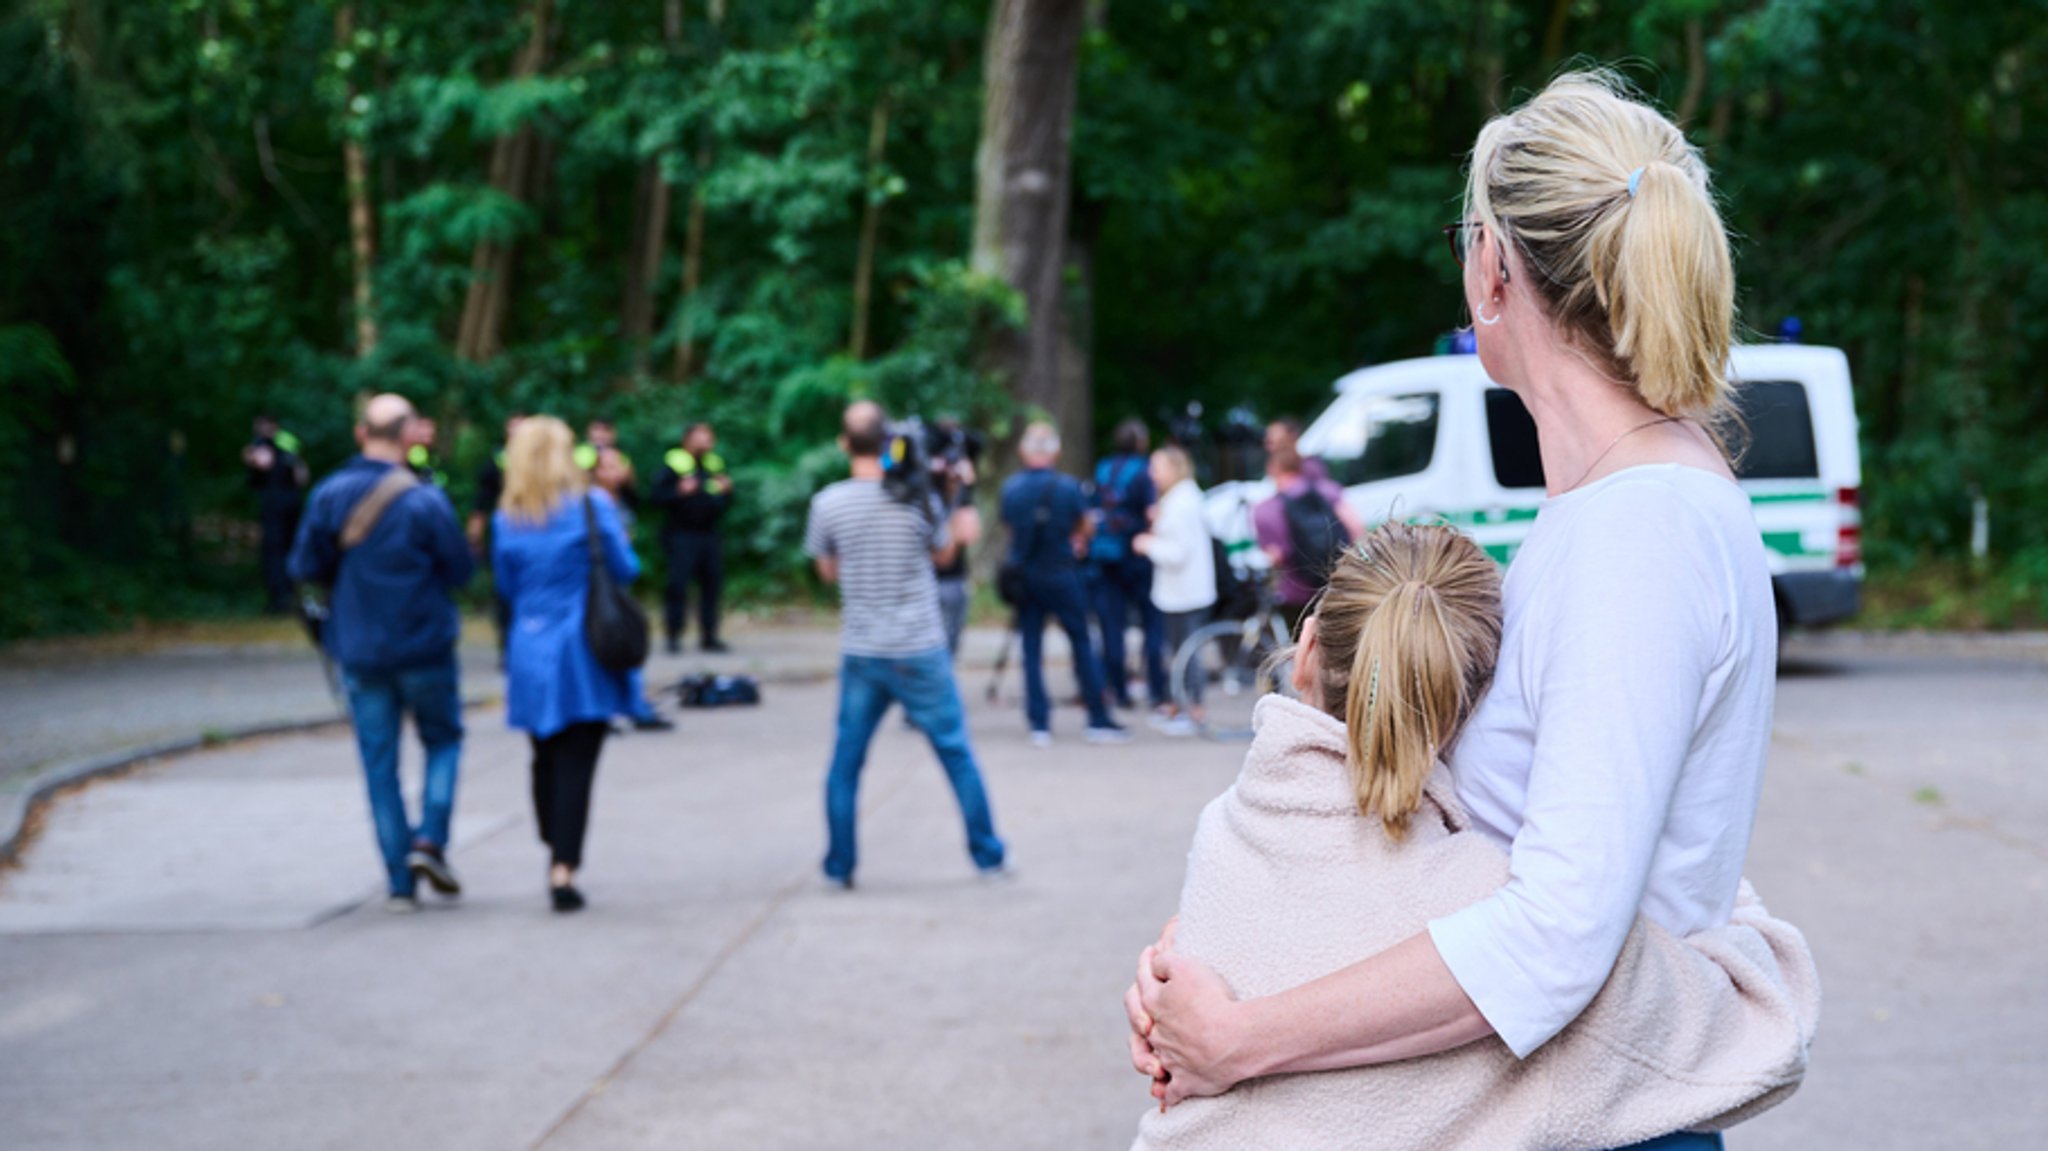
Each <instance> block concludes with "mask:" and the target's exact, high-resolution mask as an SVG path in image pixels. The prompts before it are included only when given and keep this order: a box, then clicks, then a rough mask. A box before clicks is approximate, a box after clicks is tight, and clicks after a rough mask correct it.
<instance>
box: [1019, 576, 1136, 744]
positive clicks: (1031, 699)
mask: <svg viewBox="0 0 2048 1151" xmlns="http://www.w3.org/2000/svg"><path fill="white" fill-rule="evenodd" d="M1048 616H1050V617H1052V618H1053V619H1056V620H1058V621H1059V624H1060V630H1061V631H1064V632H1066V633H1067V645H1068V646H1069V647H1071V648H1072V649H1073V652H1074V675H1075V677H1076V678H1078V679H1079V680H1080V681H1081V702H1082V703H1083V704H1086V705H1087V707H1088V722H1089V724H1090V725H1092V726H1094V727H1112V726H1114V725H1115V721H1114V720H1112V719H1110V718H1109V707H1108V705H1107V704H1106V703H1105V702H1104V701H1103V695H1102V665H1101V664H1098V663H1096V662H1095V646H1094V645H1093V644H1091V643H1090V642H1089V641H1088V597H1087V592H1086V590H1085V589H1084V588H1083V587H1082V586H1081V573H1080V571H1079V570H1077V569H1074V568H1065V569H1061V570H1058V571H1051V572H1043V571H1033V572H1027V573H1026V574H1025V577H1024V602H1023V603H1020V604H1018V605H1017V630H1018V631H1021V632H1023V633H1024V718H1025V720H1027V721H1028V722H1029V723H1030V724H1031V730H1033V731H1051V730H1052V700H1051V698H1050V697H1048V696H1047V695H1046V693H1045V621H1046V617H1048Z"/></svg>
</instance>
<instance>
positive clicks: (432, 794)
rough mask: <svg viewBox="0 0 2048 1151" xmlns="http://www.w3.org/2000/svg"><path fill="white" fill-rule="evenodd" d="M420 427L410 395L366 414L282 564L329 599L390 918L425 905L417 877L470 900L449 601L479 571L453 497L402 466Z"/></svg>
mask: <svg viewBox="0 0 2048 1151" xmlns="http://www.w3.org/2000/svg"><path fill="white" fill-rule="evenodd" d="M413 419H414V416H413V410H412V404H410V403H409V402H407V401H406V399H405V397H404V396H396V395H389V394H387V395H381V396H377V397H375V398H373V399H372V400H371V401H370V402H369V403H368V404H367V405H365V406H364V408H363V416H362V420H361V422H359V423H357V424H356V442H357V443H358V444H360V445H361V447H362V455H360V456H358V457H356V458H355V459H352V460H350V461H349V462H348V463H346V464H344V465H342V467H341V470H340V471H337V472H335V473H334V474H333V475H331V476H328V477H327V478H326V479H324V480H322V481H320V485H319V486H318V487H316V488H314V489H313V494H312V497H311V498H310V499H309V500H308V501H307V506H306V516H305V519H304V520H303V521H302V522H301V523H300V524H299V534H298V538H297V540H296V541H295V542H294V543H293V545H292V553H291V558H290V560H289V561H288V564H287V566H288V569H289V571H290V574H291V578H292V579H294V580H296V581H298V582H300V583H312V584H321V585H324V586H327V587H329V588H331V589H332V592H331V595H330V596H329V601H328V612H329V615H328V621H327V626H326V628H325V630H324V631H323V633H322V643H323V645H324V646H325V647H326V648H327V653H328V655H330V656H331V657H333V659H334V662H335V663H336V664H338V665H339V666H340V668H341V679H342V685H343V687H344V688H345V689H346V690H347V692H348V709H349V717H350V719H351V720H352V721H353V722H354V724H355V729H356V744H357V747H358V748H359V750H360V751H361V753H362V757H363V775H364V777H365V780H366V781H367V783H368V784H369V790H370V817H371V820H372V821H373V822H374V823H375V824H376V828H377V844H378V847H379V849H380V850H381V851H382V852H383V855H384V870H385V873H386V876H387V878H388V880H389V888H390V899H389V900H388V901H387V903H386V904H385V906H387V907H389V908H390V909H391V910H393V911H414V910H417V909H418V907H419V903H418V901H417V899H416V898H415V891H416V889H417V885H418V881H419V880H422V879H424V880H426V881H427V882H428V883H429V884H430V885H431V886H433V888H434V889H435V890H436V891H439V892H440V893H441V894H443V895H449V896H453V895H459V894H461V892H462V883H461V881H460V880H458V879H457V878H456V876H455V871H454V869H453V868H451V867H449V866H448V859H447V854H446V852H447V846H448V825H449V821H450V818H451V817H452V815H453V812H454V810H455V778H456V774H457V771H458V769H459V767H460V765H461V761H462V692H461V684H460V681H459V678H458V675H457V670H456V662H455V641H456V639H457V638H458V637H459V635H460V634H461V630H462V624H461V620H460V618H459V617H458V616H457V615H456V611H455V604H454V603H453V601H451V600H450V599H449V598H448V593H449V592H451V591H453V590H454V589H456V588H458V587H461V586H462V585H463V584H465V583H467V582H469V577H470V576H471V574H473V573H474V571H475V568H476V565H475V562H474V561H473V560H472V559H471V558H470V554H469V547H468V544H467V543H466V542H465V541H464V539H463V536H462V525H461V524H460V523H458V522H457V521H456V518H455V506H454V505H453V504H451V503H449V502H448V496H447V495H446V494H445V493H444V492H442V491H441V489H440V488H438V487H435V486H434V485H432V484H423V483H420V482H419V481H417V480H416V479H414V478H413V476H412V473H411V472H410V471H409V470H408V469H407V468H406V467H405V466H404V465H405V432H406V428H407V425H409V424H410V423H411V422H412V421H413ZM408 711H410V712H412V717H413V724H414V726H415V727H417V728H418V729H419V733H420V742H421V743H422V744H424V745H425V746H426V753H427V771H426V784H425V786H424V788H423V789H422V791H421V794H420V821H419V823H417V824H414V823H412V822H410V821H409V820H408V818H407V815H406V810H405V795H404V793H403V791H402V790H401V789H400V788H399V785H398V737H399V731H400V728H401V725H402V724H403V723H404V720H405V713H406V712H408Z"/></svg>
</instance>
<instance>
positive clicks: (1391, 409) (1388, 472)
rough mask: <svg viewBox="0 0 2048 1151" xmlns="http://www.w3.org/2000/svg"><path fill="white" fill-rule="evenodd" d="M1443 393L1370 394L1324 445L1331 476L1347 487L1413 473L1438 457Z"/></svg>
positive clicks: (1324, 453) (1424, 467) (1325, 458)
mask: <svg viewBox="0 0 2048 1151" xmlns="http://www.w3.org/2000/svg"><path fill="white" fill-rule="evenodd" d="M1436 427H1437V394H1436V393H1435V392H1416V393H1413V394H1410V395H1400V396H1369V397H1366V398H1365V400H1364V401H1363V402H1362V403H1360V404H1359V405H1358V410H1357V411H1356V412H1354V413H1352V418H1351V420H1350V421H1349V422H1347V423H1345V424H1343V425H1341V426H1339V427H1338V428H1336V429H1335V433H1334V434H1333V435H1332V436H1331V437H1330V441H1329V443H1327V444H1326V445H1324V448H1323V462H1324V463H1325V464H1327V465H1329V468H1330V475H1331V477H1332V478H1333V479H1335V480H1336V481H1337V482H1338V483H1340V484H1342V485H1344V486H1345V487H1350V486H1351V485H1353V484H1369V483H1372V482H1374V481H1375V480H1391V479H1395V478H1397V477H1399V476H1412V475H1414V474H1416V473H1417V472H1421V471H1425V470H1427V469H1428V468H1429V463H1430V461H1431V460H1433V459H1435V458H1436Z"/></svg>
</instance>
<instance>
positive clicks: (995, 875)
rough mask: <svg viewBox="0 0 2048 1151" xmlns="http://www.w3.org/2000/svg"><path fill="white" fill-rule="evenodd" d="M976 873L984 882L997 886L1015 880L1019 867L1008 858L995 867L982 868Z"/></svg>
mask: <svg viewBox="0 0 2048 1151" xmlns="http://www.w3.org/2000/svg"><path fill="white" fill-rule="evenodd" d="M975 874H976V875H977V876H978V877H979V878H980V879H981V881H982V882H983V883H986V884H989V885H990V886H997V885H1000V884H1004V883H1009V882H1011V881H1013V880H1015V879H1016V878H1017V869H1016V868H1015V867H1014V866H1012V865H1011V864H1010V861H1009V860H1007V859H1006V860H1004V861H1002V862H1001V863H998V864H996V865H995V866H994V867H983V868H980V869H978V870H977V871H976V873H975Z"/></svg>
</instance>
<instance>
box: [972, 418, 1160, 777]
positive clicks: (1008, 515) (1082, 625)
mask: <svg viewBox="0 0 2048 1151" xmlns="http://www.w3.org/2000/svg"><path fill="white" fill-rule="evenodd" d="M1017 455H1018V458H1019V459H1021V460H1022V461H1023V463H1024V470H1023V471H1021V472H1019V473H1017V474H1016V475H1014V476H1011V477H1010V479H1009V481H1008V482H1007V483H1005V484H1004V485H1003V496H1002V507H1003V524H1004V525H1005V526H1006V527H1008V528H1009V530H1010V562H1011V563H1013V564H1016V565H1018V567H1020V568H1021V569H1022V570H1023V573H1024V598H1023V601H1022V602H1021V603H1019V604H1018V605H1017V629H1018V630H1019V631H1020V632H1022V633H1023V635H1024V718H1025V720H1026V721H1027V722H1029V723H1030V725H1031V742H1032V743H1034V744H1037V745H1039V746H1041V747H1043V746H1046V745H1048V744H1050V743H1051V742H1052V702H1051V700H1050V699H1049V698H1048V697H1047V695H1046V691H1045V621H1046V618H1047V617H1048V616H1050V617H1052V618H1054V619H1057V620H1058V621H1059V624H1060V630H1062V631H1064V632H1066V633H1067V643H1068V645H1069V647H1071V649H1072V650H1073V654H1074V673H1075V675H1076V676H1077V677H1078V678H1079V679H1080V681H1081V702H1082V703H1084V704H1085V705H1086V706H1087V708H1088V731H1087V739H1088V741H1089V742H1090V743H1121V742H1123V741H1124V740H1127V739H1129V738H1130V733H1129V732H1127V731H1125V730H1124V729H1123V728H1122V727H1121V726H1119V725H1118V724H1117V722H1116V721H1115V720H1114V719H1111V718H1110V715H1109V706H1108V703H1107V702H1106V701H1107V698H1108V697H1107V696H1106V695H1105V694H1104V692H1103V688H1102V666H1101V665H1100V664H1098V663H1097V662H1096V660H1095V649H1094V645H1093V644H1091V643H1090V642H1089V639H1088V598H1087V591H1086V589H1085V587H1084V586H1083V585H1082V582H1081V562H1080V559H1079V555H1080V553H1081V551H1082V549H1083V548H1084V547H1085V546H1086V543H1087V537H1088V533H1089V530H1090V526H1091V525H1090V522H1089V518H1088V514H1087V512H1088V496H1087V493H1086V492H1084V491H1082V490H1081V484H1080V481H1078V480H1076V479H1074V478H1073V477H1072V476H1065V475H1061V474H1060V473H1058V472H1056V471H1053V470H1052V468H1053V465H1054V464H1055V463H1058V462H1059V458H1060V435H1059V433H1058V432H1057V431H1054V430H1053V428H1052V426H1051V425H1049V424H1032V425H1031V426H1030V427H1028V428H1025V429H1024V438H1023V440H1022V442H1021V443H1019V445H1018V448H1017Z"/></svg>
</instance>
